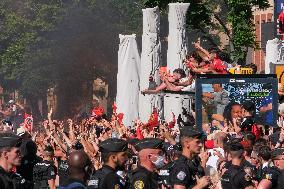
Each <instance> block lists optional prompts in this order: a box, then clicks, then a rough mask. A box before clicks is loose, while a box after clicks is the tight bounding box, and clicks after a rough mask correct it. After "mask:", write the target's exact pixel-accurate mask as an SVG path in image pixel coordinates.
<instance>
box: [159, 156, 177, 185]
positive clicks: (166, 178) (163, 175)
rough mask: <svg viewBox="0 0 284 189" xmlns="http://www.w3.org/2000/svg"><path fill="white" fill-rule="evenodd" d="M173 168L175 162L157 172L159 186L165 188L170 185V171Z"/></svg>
mask: <svg viewBox="0 0 284 189" xmlns="http://www.w3.org/2000/svg"><path fill="white" fill-rule="evenodd" d="M174 166H175V162H174V161H172V162H170V163H168V164H167V165H165V166H164V167H163V168H161V169H160V170H159V181H160V182H159V184H161V185H163V186H166V187H167V186H169V185H170V171H171V170H172V169H173V167H174Z"/></svg>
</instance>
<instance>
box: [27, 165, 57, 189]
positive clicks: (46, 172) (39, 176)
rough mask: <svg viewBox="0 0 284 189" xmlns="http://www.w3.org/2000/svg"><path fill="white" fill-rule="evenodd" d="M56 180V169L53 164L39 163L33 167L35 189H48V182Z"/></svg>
mask: <svg viewBox="0 0 284 189" xmlns="http://www.w3.org/2000/svg"><path fill="white" fill-rule="evenodd" d="M55 178H56V167H55V166H54V164H53V162H50V161H46V160H44V161H41V162H39V163H37V164H36V165H35V166H34V169H33V181H34V188H35V189H47V188H49V185H48V180H52V179H55Z"/></svg>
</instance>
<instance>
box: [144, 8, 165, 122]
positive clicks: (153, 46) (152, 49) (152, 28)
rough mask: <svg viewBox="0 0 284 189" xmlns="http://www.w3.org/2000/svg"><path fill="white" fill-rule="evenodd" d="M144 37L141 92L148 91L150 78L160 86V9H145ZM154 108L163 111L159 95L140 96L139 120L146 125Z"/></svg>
mask: <svg viewBox="0 0 284 189" xmlns="http://www.w3.org/2000/svg"><path fill="white" fill-rule="evenodd" d="M142 11H143V35H142V54H141V71H140V91H143V90H145V89H148V86H149V76H153V78H154V80H155V82H156V83H157V85H159V84H160V78H159V67H160V61H161V42H160V12H159V8H158V7H155V8H147V9H143V10H142ZM154 107H157V108H158V109H159V110H161V108H160V107H161V97H160V96H158V95H145V96H144V95H142V94H141V93H140V96H139V118H140V120H141V121H142V122H144V123H146V122H147V121H148V120H149V117H150V115H151V113H152V110H153V108H154Z"/></svg>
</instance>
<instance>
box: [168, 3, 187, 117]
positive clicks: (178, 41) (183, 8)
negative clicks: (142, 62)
mask: <svg viewBox="0 0 284 189" xmlns="http://www.w3.org/2000/svg"><path fill="white" fill-rule="evenodd" d="M189 5H190V4H189V3H170V4H169V36H168V56H167V67H168V70H169V71H170V73H173V71H174V70H175V69H177V68H183V69H185V67H184V65H183V63H182V61H183V59H184V58H185V56H186V55H187V53H188V38H187V35H186V13H187V10H188V7H189ZM167 96H169V97H165V98H164V109H165V110H164V115H165V120H166V121H167V122H169V121H172V118H173V116H172V112H173V113H174V114H175V116H176V118H177V117H178V115H179V114H181V113H182V107H185V108H186V109H187V110H188V109H189V100H188V99H184V98H183V96H181V95H173V94H172V95H167Z"/></svg>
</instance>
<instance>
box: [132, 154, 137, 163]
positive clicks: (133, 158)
mask: <svg viewBox="0 0 284 189" xmlns="http://www.w3.org/2000/svg"><path fill="white" fill-rule="evenodd" d="M132 163H133V164H134V165H137V156H133V157H132Z"/></svg>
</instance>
